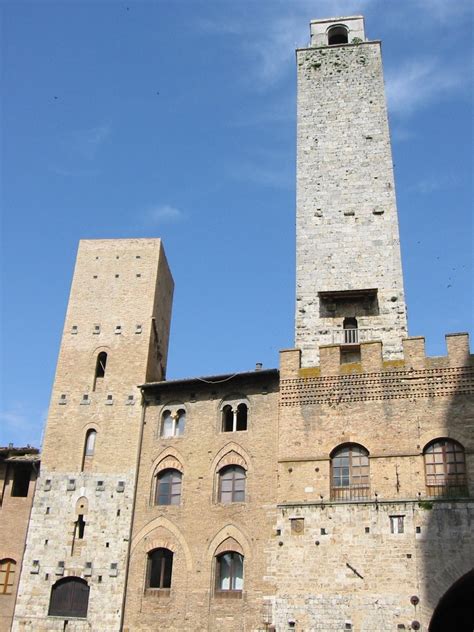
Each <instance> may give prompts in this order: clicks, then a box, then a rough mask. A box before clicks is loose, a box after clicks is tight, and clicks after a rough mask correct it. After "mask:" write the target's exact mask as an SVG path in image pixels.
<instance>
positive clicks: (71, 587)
mask: <svg viewBox="0 0 474 632" xmlns="http://www.w3.org/2000/svg"><path fill="white" fill-rule="evenodd" d="M88 605H89V586H88V585H87V582H86V581H85V580H84V579H81V578H80V577H65V578H64V579H60V580H59V581H57V582H56V583H55V584H54V586H53V587H52V588H51V598H50V601H49V611H48V615H49V616H50V617H82V618H86V617H87V607H88Z"/></svg>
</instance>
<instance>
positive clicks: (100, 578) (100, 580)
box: [97, 575, 102, 584]
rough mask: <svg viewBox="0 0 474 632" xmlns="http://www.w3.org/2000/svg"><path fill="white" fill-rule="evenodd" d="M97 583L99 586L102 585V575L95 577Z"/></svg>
mask: <svg viewBox="0 0 474 632" xmlns="http://www.w3.org/2000/svg"><path fill="white" fill-rule="evenodd" d="M97 581H98V582H99V584H101V583H102V575H99V576H98V577H97Z"/></svg>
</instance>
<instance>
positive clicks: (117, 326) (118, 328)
mask: <svg viewBox="0 0 474 632" xmlns="http://www.w3.org/2000/svg"><path fill="white" fill-rule="evenodd" d="M115 333H116V334H121V333H122V325H115Z"/></svg>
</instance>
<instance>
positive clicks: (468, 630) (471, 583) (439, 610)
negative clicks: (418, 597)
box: [429, 570, 474, 632]
mask: <svg viewBox="0 0 474 632" xmlns="http://www.w3.org/2000/svg"><path fill="white" fill-rule="evenodd" d="M446 630H456V632H472V631H473V630H474V570H472V571H470V572H469V573H466V574H465V575H463V577H461V579H459V580H458V581H457V582H455V583H454V584H453V585H452V586H451V588H449V590H448V591H447V592H446V593H445V594H444V595H443V597H441V599H440V600H439V603H438V605H437V606H436V608H435V611H434V613H433V617H432V618H431V622H430V627H429V632H446Z"/></svg>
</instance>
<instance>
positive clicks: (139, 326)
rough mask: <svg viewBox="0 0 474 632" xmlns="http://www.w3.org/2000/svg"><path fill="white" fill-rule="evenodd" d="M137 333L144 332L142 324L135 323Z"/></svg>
mask: <svg viewBox="0 0 474 632" xmlns="http://www.w3.org/2000/svg"><path fill="white" fill-rule="evenodd" d="M135 333H136V334H141V333H142V326H141V325H135Z"/></svg>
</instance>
